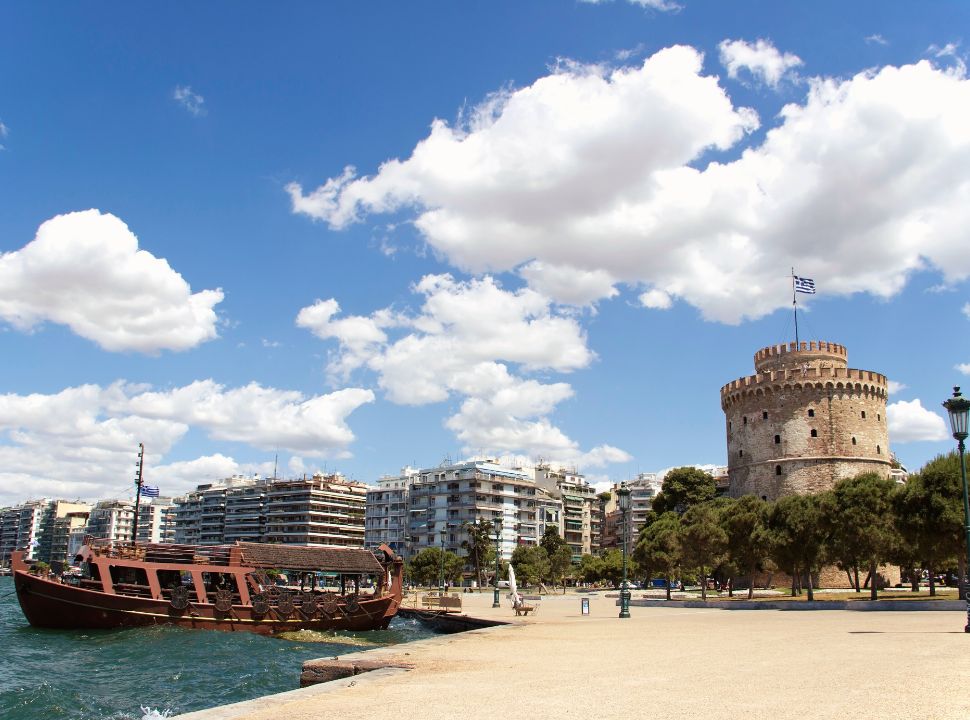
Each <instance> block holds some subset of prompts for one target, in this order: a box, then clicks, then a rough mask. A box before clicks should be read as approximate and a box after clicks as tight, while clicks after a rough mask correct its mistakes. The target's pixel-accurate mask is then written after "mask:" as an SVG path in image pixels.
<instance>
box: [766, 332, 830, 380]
mask: <svg viewBox="0 0 970 720" xmlns="http://www.w3.org/2000/svg"><path fill="white" fill-rule="evenodd" d="M847 365H848V352H847V351H846V349H845V346H844V345H839V344H838V343H830V342H822V341H815V340H813V341H811V342H803V343H787V344H783V345H769V346H768V347H766V348H762V349H761V350H759V351H758V352H756V353H755V354H754V369H755V370H756V371H757V372H759V373H760V372H764V371H766V370H785V369H795V368H806V367H815V368H824V367H843V368H844V367H846V366H847Z"/></svg>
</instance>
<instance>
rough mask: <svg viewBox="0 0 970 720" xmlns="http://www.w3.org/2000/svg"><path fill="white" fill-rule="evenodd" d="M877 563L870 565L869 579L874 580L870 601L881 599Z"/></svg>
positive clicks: (870, 587)
mask: <svg viewBox="0 0 970 720" xmlns="http://www.w3.org/2000/svg"><path fill="white" fill-rule="evenodd" d="M877 570H878V568H877V567H876V563H875V561H872V562H870V563H869V578H870V579H871V580H872V584H871V585H869V599H870V600H878V599H879V574H878V572H877Z"/></svg>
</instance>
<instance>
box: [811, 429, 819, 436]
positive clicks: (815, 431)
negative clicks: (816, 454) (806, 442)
mask: <svg viewBox="0 0 970 720" xmlns="http://www.w3.org/2000/svg"><path fill="white" fill-rule="evenodd" d="M812 437H818V430H816V429H815V428H812Z"/></svg>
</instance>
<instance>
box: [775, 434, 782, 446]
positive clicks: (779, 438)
mask: <svg viewBox="0 0 970 720" xmlns="http://www.w3.org/2000/svg"><path fill="white" fill-rule="evenodd" d="M780 444H781V435H775V445H780Z"/></svg>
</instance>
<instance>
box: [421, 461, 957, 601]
mask: <svg viewBox="0 0 970 720" xmlns="http://www.w3.org/2000/svg"><path fill="white" fill-rule="evenodd" d="M963 522H964V519H963V505H962V486H961V481H960V466H959V456H958V455H957V454H956V453H951V454H949V455H945V456H941V457H938V458H936V459H934V460H932V461H931V462H930V463H928V464H927V465H926V466H925V467H924V468H922V469H921V470H920V471H919V472H917V473H914V474H912V475H910V477H909V480H908V482H907V483H906V484H905V485H898V484H896V483H894V482H893V481H891V480H888V479H886V478H884V477H882V476H879V475H877V474H874V473H867V474H862V475H858V476H856V477H852V478H848V479H845V480H842V481H841V482H839V483H838V484H837V485H836V486H835V487H834V488H833V489H832V490H830V491H826V492H821V493H817V494H814V495H791V496H786V497H783V498H780V499H778V500H776V501H773V502H767V501H763V500H760V499H759V498H757V497H754V496H750V495H749V496H744V497H741V498H738V499H731V498H718V497H716V490H715V485H714V479H713V478H712V477H711V476H710V475H708V474H707V473H705V472H703V471H700V470H697V469H695V468H678V469H676V470H672V471H671V472H669V473H668V474H667V476H666V478H665V479H664V483H663V487H662V490H661V492H660V493H659V494H658V495H657V497H656V498H655V499H654V502H653V510H652V512H651V513H650V514H649V516H648V520H647V523H646V524H645V525H644V527H643V528H642V530H641V531H640V534H639V536H638V537H637V538H636V539H635V541H634V542H633V546H632V547H631V548H630V551H631V553H630V556H629V557H628V575H629V577H632V578H643V579H645V580H650V579H651V578H664V579H666V580H667V582H666V586H667V592H668V598H669V596H670V586H671V585H672V584H673V582H674V580H676V579H681V580H683V579H687V580H691V581H692V580H694V579H699V580H700V585H701V593H702V595H703V596H705V597H706V593H707V579H708V578H709V577H712V576H713V577H717V578H719V579H720V580H722V581H724V582H725V583H727V585H728V587H730V588H731V589H732V591H733V588H734V587H735V586H739V585H740V586H745V585H746V586H747V588H748V593H749V597H750V596H751V595H752V594H753V590H754V576H755V575H757V574H761V573H772V572H775V571H778V570H780V571H783V572H785V573H786V574H788V575H789V576H791V577H792V578H793V583H792V592H793V593H800V592H801V589H802V587H801V586H802V583H804V587H805V589H806V590H807V593H808V599H812V598H813V597H814V582H813V575H814V574H816V573H818V571H819V570H820V569H821V568H822V567H823V566H831V565H835V566H837V567H839V568H841V569H842V570H843V571H845V572H846V573H847V577H848V578H849V580H850V582H851V584H852V585H853V586H854V587H855V589H856V591H857V592H861V591H862V588H863V587H865V586H866V585H868V586H869V588H870V596H871V597H872V598H873V599H875V598H876V597H877V592H878V580H877V578H878V576H877V570H878V568H879V566H880V565H883V564H894V565H899V566H900V567H902V568H904V569H906V570H907V574H908V575H909V578H910V580H911V582H912V583H913V590H917V589H918V582H919V578H920V575H921V571H926V572H927V573H928V575H929V577H930V593H931V594H935V593H936V587H935V582H934V580H935V577H936V575H937V574H938V573H939V572H940V571H943V570H945V569H948V568H952V567H954V566H959V568H960V572H961V575H962V573H963V563H964V550H965V546H964V526H963ZM465 529H466V531H467V535H468V538H469V539H468V540H467V541H466V542H465V543H463V548H462V549H463V550H464V551H465V556H464V557H460V556H458V555H455V554H454V553H451V552H444V553H443V554H442V550H441V549H439V548H435V547H431V548H426V549H424V550H422V551H421V552H420V553H419V554H418V555H416V556H415V557H414V558H412V559H411V561H410V563H409V564H408V571H409V573H410V577H411V579H412V581H413V582H417V583H419V584H426V585H435V584H437V583H438V582H439V578H440V576H441V574H442V569H443V574H444V580H445V581H446V582H448V583H458V582H460V581H461V579H462V577H463V574H464V572H465V570H466V568H471V569H473V570H474V572H475V576H476V577H477V578H478V584H479V586H480V587H483V586H486V585H487V584H489V581H490V580H491V574H492V573H493V572H494V571H493V570H492V568H493V567H494V562H495V547H494V536H493V535H492V533H493V530H492V525H491V523H489V522H488V521H487V520H479V521H478V522H477V523H469V524H466V526H465ZM502 565H503V567H502V568H501V570H500V572H501V576H502V577H505V576H506V573H507V570H506V567H507V566H506V565H505V563H503V564H502ZM512 565H513V567H514V568H515V572H516V576H517V577H518V578H519V581H520V583H521V584H522V585H534V584H548V585H561V586H562V588H563V592H565V587H566V584H567V581H568V580H570V579H572V580H576V581H584V582H591V583H594V582H608V583H610V584H612V585H614V586H616V585H619V583H620V581H621V578H622V573H623V563H622V553H621V551H620V550H618V549H615V548H610V549H607V550H604V551H603V552H601V553H600V554H599V555H584V556H583V557H582V558H581V560H580V562H579V564H573V563H572V557H571V553H570V549H569V547H568V545H567V544H566V542H565V540H563V539H562V537H560V535H559V533H558V531H557V530H556V529H555V528H550V529H548V530H547V531H546V533H545V535H544V536H543V538H542V540H541V542H540V543H539V545H536V546H526V545H523V546H520V547H518V548H516V550H515V552H514V553H513V555H512Z"/></svg>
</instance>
